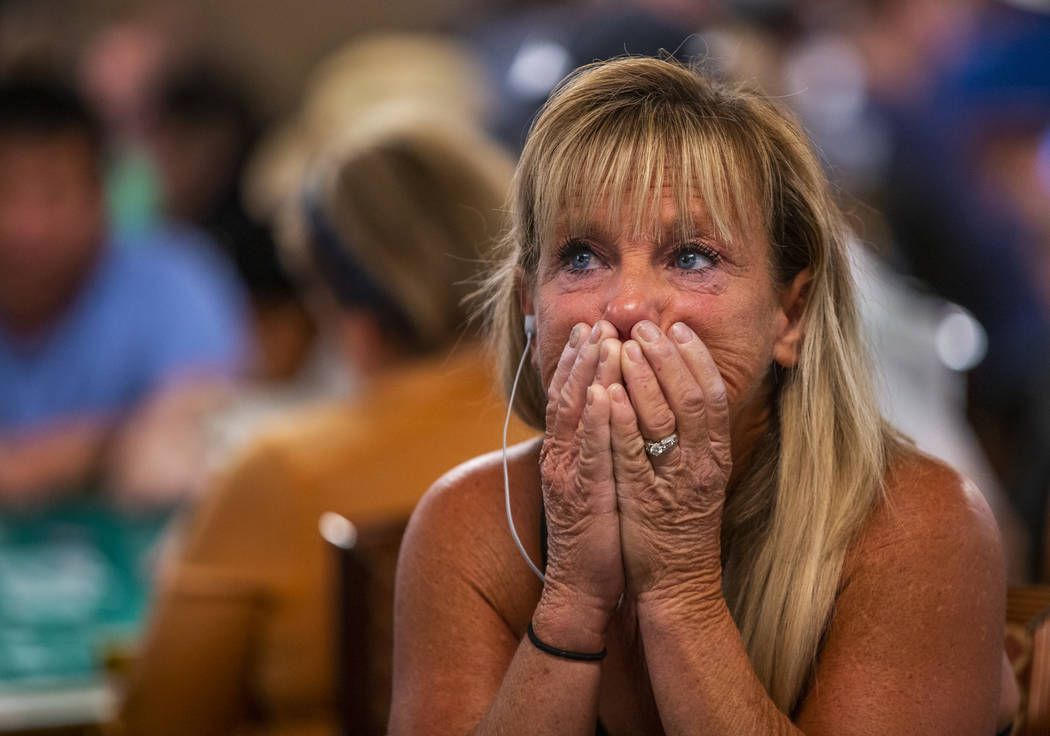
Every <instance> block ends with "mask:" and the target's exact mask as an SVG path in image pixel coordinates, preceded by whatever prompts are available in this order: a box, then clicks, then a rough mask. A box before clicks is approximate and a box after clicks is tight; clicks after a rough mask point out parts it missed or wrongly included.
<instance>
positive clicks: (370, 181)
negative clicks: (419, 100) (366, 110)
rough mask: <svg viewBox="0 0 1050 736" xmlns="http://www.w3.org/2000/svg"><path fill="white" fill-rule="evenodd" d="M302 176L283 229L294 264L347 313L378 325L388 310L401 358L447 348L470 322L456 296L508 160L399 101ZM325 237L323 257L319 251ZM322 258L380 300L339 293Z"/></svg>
mask: <svg viewBox="0 0 1050 736" xmlns="http://www.w3.org/2000/svg"><path fill="white" fill-rule="evenodd" d="M307 171H308V174H307V177H306V180H305V184H304V189H303V191H302V193H301V196H300V197H298V198H296V199H293V200H291V201H290V202H289V205H288V206H287V207H286V208H285V210H284V214H283V217H282V218H281V223H280V228H279V230H280V233H281V236H280V237H281V241H282V243H283V244H284V246H285V250H286V253H287V255H288V257H289V261H290V262H291V263H292V265H293V268H295V269H296V270H297V271H299V272H300V273H306V274H308V275H310V276H312V277H313V280H314V281H315V282H320V283H321V284H322V285H325V286H326V287H327V290H328V291H329V292H330V293H332V294H333V295H334V296H336V297H337V300H339V301H342V302H343V306H344V307H346V306H347V299H349V301H350V302H352V304H350V306H351V307H352V308H354V309H363V310H365V311H369V310H371V311H373V312H374V313H375V314H376V316H377V317H378V318H380V319H384V318H387V317H390V316H392V315H391V313H393V316H396V317H397V319H396V320H395V322H396V324H388V325H387V327H388V328H390V329H391V330H396V331H397V332H400V334H391V335H390V337H391V338H393V339H394V341H396V342H399V343H400V346H401V347H402V348H404V349H406V350H407V351H408V352H410V353H416V354H419V353H426V352H431V351H435V350H440V349H445V348H448V347H451V345H452V344H453V343H454V342H455V341H456V340H457V339H458V338H459V337H460V336H461V335H462V334H463V333H464V331H465V330H466V328H467V324H468V321H469V315H468V313H467V310H466V308H465V307H464V305H463V300H464V296H465V295H466V294H467V293H468V292H469V291H470V290H471V288H473V286H475V285H476V282H477V278H478V273H479V270H480V269H481V266H482V264H483V263H484V262H486V261H487V257H488V253H489V251H490V246H491V244H492V241H493V240H494V239H495V238H496V237H497V236H498V234H499V232H500V230H501V225H502V221H503V214H502V213H503V203H504V201H505V198H506V193H507V188H508V184H509V181H510V177H511V172H512V164H511V162H510V159H509V158H508V156H507V155H506V154H505V153H504V152H503V151H502V150H501V149H500V148H498V147H497V146H496V145H495V144H493V143H492V142H490V141H489V140H488V139H487V138H486V137H484V136H483V135H482V134H481V133H480V132H478V131H476V130H474V129H472V128H470V127H468V126H466V125H464V124H450V123H447V122H443V121H440V120H435V119H434V118H433V117H432V116H430V115H429V114H427V112H426V111H425V110H422V111H420V110H417V111H415V112H413V111H412V110H410V109H408V108H406V107H404V106H402V105H395V106H393V107H386V106H383V107H379V108H377V109H375V110H374V111H373V112H372V114H371V115H370V116H368V117H367V118H362V119H361V120H360V121H359V122H358V124H357V125H356V126H355V127H354V128H353V130H352V131H351V132H350V133H348V134H346V135H344V136H343V138H342V140H340V141H338V142H337V143H335V144H333V145H332V146H330V147H329V149H327V150H325V151H322V152H320V153H319V154H318V155H317V156H316V158H315V160H314V163H313V164H312V165H310V166H309V167H308V170H307ZM324 238H326V239H327V241H328V242H327V243H326V244H324V248H326V249H328V250H327V251H325V250H319V249H318V245H319V243H318V240H319V239H324ZM333 250H334V251H336V252H335V253H333V252H332V251H333ZM326 258H327V259H331V258H335V259H337V260H339V261H340V263H341V264H350V265H349V266H348V267H349V268H350V269H351V270H352V271H353V272H354V273H353V275H354V276H355V277H356V278H359V279H363V280H364V281H365V282H367V285H368V286H369V287H372V288H374V290H375V292H376V293H377V295H378V297H379V299H378V301H377V300H375V299H371V300H370V299H369V298H368V294H367V292H366V293H364V294H363V295H355V294H346V293H340V290H341V289H346V288H351V290H353V288H354V287H353V285H350V286H349V287H348V285H347V284H339V283H337V281H338V278H339V276H338V274H336V273H333V269H332V268H331V264H330V263H327V262H325V261H326ZM337 265H339V264H337ZM362 296H363V298H361V297H362ZM359 298H360V303H358V302H357V300H358V299H359Z"/></svg>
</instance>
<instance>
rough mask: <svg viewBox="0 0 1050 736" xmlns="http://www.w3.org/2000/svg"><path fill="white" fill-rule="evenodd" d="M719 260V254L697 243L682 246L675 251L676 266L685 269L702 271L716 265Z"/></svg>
mask: <svg viewBox="0 0 1050 736" xmlns="http://www.w3.org/2000/svg"><path fill="white" fill-rule="evenodd" d="M717 260H718V256H717V254H715V253H714V252H708V251H707V250H706V249H704V248H700V247H698V246H695V245H686V246H682V247H681V248H678V249H676V250H675V253H674V266H675V268H680V269H681V270H683V271H702V270H704V269H705V268H710V267H711V266H713V265H715V262H716V261H717Z"/></svg>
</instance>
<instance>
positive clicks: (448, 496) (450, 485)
mask: <svg viewBox="0 0 1050 736" xmlns="http://www.w3.org/2000/svg"><path fill="white" fill-rule="evenodd" d="M537 452H538V443H537V442H536V441H528V442H523V443H521V444H518V445H514V446H513V447H510V448H508V450H507V470H508V476H509V481H510V487H511V501H512V504H513V506H512V509H513V510H514V512H515V515H516V516H517V515H518V514H520V515H521V516H520V518H521V520H522V523H523V524H524V523H525V522H526V521H528V518H527V517H530V516H531V519H532V520H536V518H537V517H536V513H535V512H532V513H530V512H529V508H528V507H529V506H530V503H529V502H530V501H531V500H536V501H537V502H538V499H539V495H538V493H539V488H538V484H537V480H538V474H537V473H538V470H537V462H536V457H537V456H536V453H537ZM519 507H520V509H521V510H520V512H519V511H518V509H519ZM505 526H506V521H505V509H504V483H503V457H502V453H501V452H500V451H496V452H490V453H487V454H485V455H480V456H478V457H476V458H473V459H472V460H468V461H467V462H465V463H462V464H461V465H458V466H456V467H455V468H452V469H451V470H449V471H448V472H447V473H445V474H444V475H443V476H441V477H440V478H438V480H437V481H435V482H434V484H433V485H432V486H431V487H430V488H429V489H428V490H427V492H426V493H425V494H424V495H423V498H422V499H421V500H420V502H419V504H418V505H417V506H416V510H415V511H414V512H413V514H412V520H411V522H410V524H409V529H408V532H407V534H409V535H413V534H424V535H428V536H429V535H430V534H436V535H437V536H438V537H441V536H445V535H446V533H451V534H455V533H456V532H459V531H464V530H466V529H470V530H472V531H473V533H474V534H487V533H488V532H489V531H490V530H492V529H493V528H495V527H498V528H499V529H500V530H502V529H503V528H504V527H505ZM434 541H439V540H434Z"/></svg>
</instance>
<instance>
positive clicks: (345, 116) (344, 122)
mask: <svg viewBox="0 0 1050 736" xmlns="http://www.w3.org/2000/svg"><path fill="white" fill-rule="evenodd" d="M488 90H489V85H488V82H487V80H486V78H485V75H484V72H483V70H482V67H481V64H480V62H479V61H478V60H477V59H476V58H475V57H474V55H473V54H472V53H471V52H470V51H469V49H468V48H467V47H466V46H465V45H464V44H463V43H462V42H461V41H459V40H456V39H454V38H452V37H447V36H443V35H440V34H436V33H421V32H407V31H400V32H384V33H373V34H368V35H364V36H361V37H358V38H355V39H354V40H353V41H351V42H350V43H348V44H346V46H344V47H342V48H340V49H338V50H337V51H335V52H334V53H332V54H331V55H330V56H328V57H327V58H325V59H324V60H323V61H322V62H321V63H320V64H318V65H317V67H316V69H314V71H313V73H312V74H311V75H310V77H309V78H308V79H307V80H306V82H305V83H304V92H303V102H302V105H301V106H300V108H299V110H298V111H297V112H296V114H295V115H294V116H292V117H290V118H289V119H288V120H286V121H285V122H284V123H283V124H282V125H280V126H279V127H277V128H276V129H275V130H274V131H273V132H272V133H271V134H270V135H269V136H268V137H267V139H266V140H264V141H263V142H262V144H261V145H260V146H259V150H258V152H257V153H256V155H255V157H254V159H253V160H252V162H251V163H250V165H249V168H248V171H247V173H246V181H245V197H246V199H247V202H248V205H249V207H250V208H251V209H252V211H254V212H255V213H256V214H257V215H258V216H260V217H267V216H269V215H271V214H272V213H273V212H275V211H276V210H277V209H279V208H280V207H281V206H283V203H284V202H286V200H288V199H289V198H290V197H294V196H295V192H296V191H297V190H298V188H299V186H300V184H301V182H302V180H303V177H304V175H305V173H306V170H307V167H308V166H309V165H310V162H311V161H312V160H313V159H314V158H315V157H316V155H317V154H318V152H319V151H322V150H325V149H326V148H328V147H329V146H330V145H331V144H332V142H333V141H335V140H338V139H339V138H340V137H341V136H342V135H343V134H344V132H345V131H347V130H353V129H355V128H356V127H357V125H359V124H360V123H361V121H362V120H367V119H368V118H370V117H371V116H372V114H373V112H374V111H375V110H376V109H377V108H383V107H386V106H388V105H390V104H392V103H393V104H398V105H407V106H410V107H413V108H416V109H418V108H426V109H427V110H428V114H429V115H431V116H433V117H434V118H439V119H441V120H442V121H444V122H446V123H448V124H450V125H458V124H468V125H477V124H479V121H482V120H484V119H485V117H486V115H487V112H488V109H489V106H490V104H491V102H490V99H489V91H488Z"/></svg>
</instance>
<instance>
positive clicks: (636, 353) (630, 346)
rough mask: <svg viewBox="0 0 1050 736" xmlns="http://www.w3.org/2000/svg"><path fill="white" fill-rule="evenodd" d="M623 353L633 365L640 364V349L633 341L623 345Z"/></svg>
mask: <svg viewBox="0 0 1050 736" xmlns="http://www.w3.org/2000/svg"><path fill="white" fill-rule="evenodd" d="M623 351H624V352H625V353H627V358H628V359H629V360H630V361H631V362H633V363H641V362H642V349H641V348H640V347H638V343H636V342H635V341H634V340H628V341H627V342H625V343H624V344H623Z"/></svg>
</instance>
